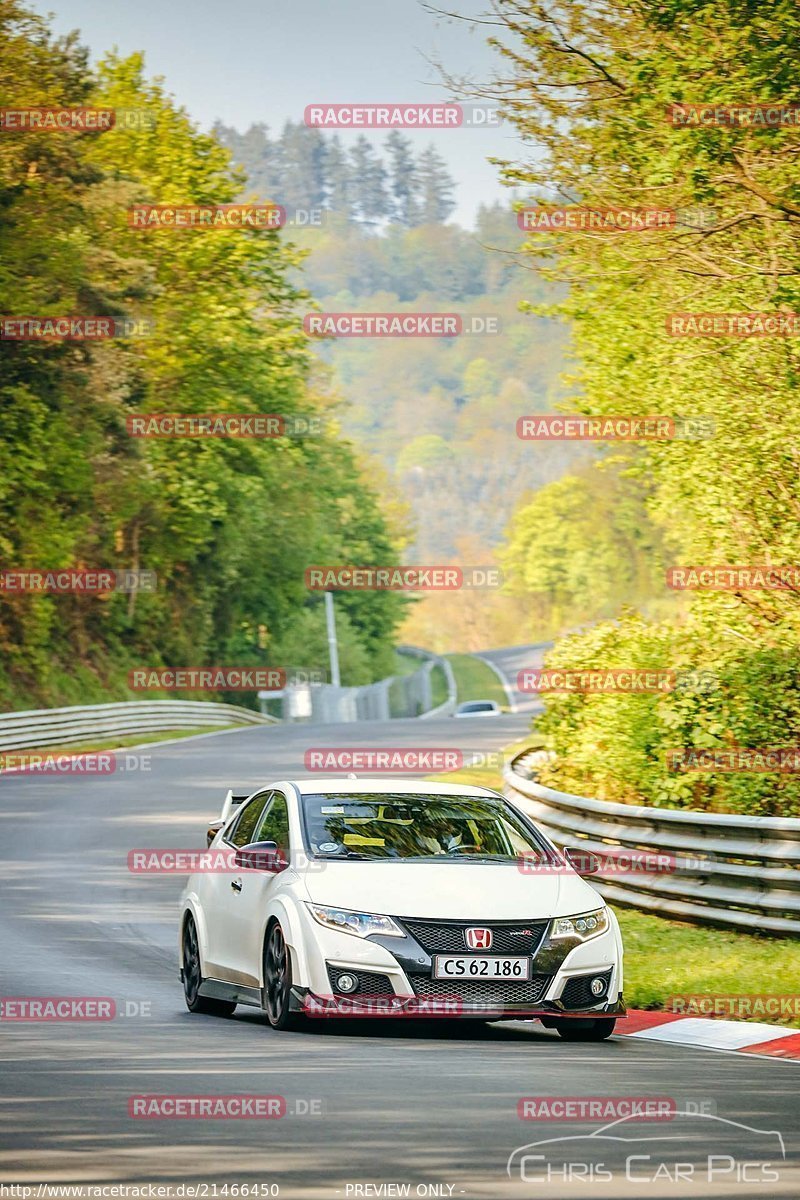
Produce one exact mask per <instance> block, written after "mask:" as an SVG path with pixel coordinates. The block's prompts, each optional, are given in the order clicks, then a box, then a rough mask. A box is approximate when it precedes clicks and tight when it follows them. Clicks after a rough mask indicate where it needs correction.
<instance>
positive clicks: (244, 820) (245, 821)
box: [226, 792, 272, 846]
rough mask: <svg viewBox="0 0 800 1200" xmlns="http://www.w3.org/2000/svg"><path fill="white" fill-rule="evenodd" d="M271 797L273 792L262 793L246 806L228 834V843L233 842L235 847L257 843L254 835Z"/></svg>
mask: <svg viewBox="0 0 800 1200" xmlns="http://www.w3.org/2000/svg"><path fill="white" fill-rule="evenodd" d="M271 795H272V792H261V794H260V795H258V796H254V797H253V799H252V800H251V801H249V803H248V804H246V805H245V807H244V808H243V809H242V811H241V813H240V814H239V817H238V818H237V820H236V821H235V823H234V826H233V829H232V830H231V832H230V833H229V834H227V838H226V840H227V841H229V842H232V843H233V845H234V846H246V845H247V844H248V842H253V841H255V838H254V837H253V834H254V833H255V828H256V825H257V824H258V822H259V819H260V817H261V814H262V813H263V811H264V807H265V805H266V803H267V801H268V800H269V798H270V796H271Z"/></svg>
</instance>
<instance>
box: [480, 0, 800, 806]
mask: <svg viewBox="0 0 800 1200" xmlns="http://www.w3.org/2000/svg"><path fill="white" fill-rule="evenodd" d="M497 9H498V14H499V17H498V19H499V22H500V26H499V28H498V29H497V30H496V33H497V37H496V45H497V47H498V50H499V51H500V54H501V56H502V57H501V59H500V64H501V65H500V70H501V73H502V74H503V76H504V79H505V83H503V84H501V85H500V89H501V91H503V90H504V91H505V94H506V95H507V96H508V98H509V114H508V115H509V117H510V119H511V120H512V121H513V122H514V123H515V126H516V128H517V131H518V133H519V134H520V136H521V137H522V138H523V139H524V141H525V143H526V144H528V145H531V146H533V145H535V146H536V147H537V153H536V156H535V157H534V156H533V155H531V156H530V158H529V159H527V160H525V159H523V160H520V161H517V162H514V163H510V164H508V165H507V166H506V168H505V174H506V177H507V178H508V179H509V180H510V181H512V182H513V183H514V184H515V185H516V186H521V187H523V188H525V189H529V190H530V192H531V193H532V194H534V195H536V196H541V197H543V198H552V196H553V195H554V194H556V195H558V196H560V197H563V198H564V200H565V201H570V200H571V201H573V202H575V201H580V202H581V203H582V204H583V205H585V206H586V207H590V208H591V207H595V208H599V207H608V206H611V207H626V206H627V207H631V206H639V207H648V208H658V209H662V210H665V209H666V210H673V211H674V210H680V209H687V208H693V207H707V208H710V209H713V210H715V212H716V214H717V222H716V224H715V225H714V226H713V227H710V228H706V229H701V230H687V229H686V227H682V228H681V227H679V226H678V227H673V228H666V229H661V230H653V231H646V232H644V233H641V234H635V235H631V234H626V233H620V234H612V235H609V234H607V233H600V234H597V233H594V232H592V231H591V230H586V231H580V230H575V231H573V232H571V233H569V235H566V234H564V235H556V236H552V235H546V234H545V235H542V234H538V233H537V234H534V235H531V237H530V238H529V242H528V245H527V250H526V252H527V254H528V256H529V261H530V263H531V264H532V265H533V264H538V265H539V266H541V264H542V261H543V259H544V260H545V269H544V274H545V276H546V277H547V278H548V279H550V280H551V281H553V282H554V283H557V284H560V286H562V287H563V288H565V289H566V291H565V293H564V296H563V299H562V301H561V302H560V303H559V305H557V306H556V309H555V310H554V312H553V315H554V316H560V317H561V319H563V320H564V321H565V322H566V323H567V324H568V327H569V330H570V335H571V348H570V351H571V354H572V356H573V359H574V362H575V368H574V370H573V372H572V394H573V400H572V407H573V408H574V409H575V410H576V411H579V412H581V413H584V414H587V415H592V416H601V415H604V414H608V415H616V414H629V415H632V416H633V415H635V416H642V415H645V414H653V413H657V414H663V415H665V416H669V417H676V418H679V417H692V416H700V415H702V416H704V417H705V418H706V419H707V420H708V421H709V422H710V423H711V425H712V426H713V430H714V433H713V436H711V437H706V438H702V439H697V440H691V439H674V440H663V441H660V442H659V441H650V442H646V443H641V444H639V445H636V444H634V443H628V444H621V443H617V444H615V445H614V446H611V447H609V448H608V453H607V454H606V455H605V456H604V458H605V460H606V461H605V463H604V464H603V469H602V471H601V470H599V469H595V471H594V472H590V473H589V475H588V476H587V475H586V474H585V473H583V474H574V473H573V474H572V475H571V476H570V477H568V478H565V479H562V480H559V481H558V482H557V483H553V484H551V485H549V486H548V487H547V488H545V489H544V490H543V491H541V492H540V493H539V494H538V495H537V496H536V497H534V498H533V500H532V501H531V502H530V503H529V504H526V505H524V506H523V507H522V508H521V510H520V512H519V513H518V514H517V516H516V517H515V519H514V521H513V523H512V526H511V530H510V539H509V543H508V548H507V551H506V554H505V561H506V563H507V566H508V568H509V569H510V571H511V573H512V576H513V578H512V585H513V586H515V587H516V588H517V589H519V590H520V591H521V592H522V593H523V594H527V595H528V596H529V597H530V599H531V602H532V603H533V604H534V605H535V606H536V607H537V608H538V610H539V611H540V612H544V613H547V614H549V615H550V616H551V617H553V616H557V617H558V619H559V621H560V622H561V624H562V627H563V626H564V625H567V624H568V623H569V620H568V618H567V617H566V614H567V613H569V612H570V611H572V612H573V613H574V615H575V616H576V617H577V618H578V619H579V620H581V619H584V620H586V619H587V618H595V619H596V618H597V617H602V616H612V617H613V619H612V620H609V621H602V620H601V621H600V622H599V623H595V624H593V625H592V626H591V628H588V629H584V631H583V632H577V633H574V634H573V635H572V636H570V637H567V638H566V639H562V640H561V641H559V642H558V643H557V645H556V647H555V649H554V650H553V652H552V654H551V655H550V664H551V665H554V666H560V667H575V668H580V667H587V666H591V667H597V666H600V667H614V666H620V667H661V668H663V667H674V668H679V667H687V668H693V669H696V670H707V671H708V672H709V673H710V675H711V676H712V677H713V678H714V679H715V680H716V683H717V686H716V687H715V688H713V689H709V690H697V691H691V690H688V691H675V692H670V693H667V694H662V695H634V696H614V695H608V696H596V695H595V696H592V695H580V694H573V695H567V696H553V697H552V698H551V699H550V700H549V702H548V707H547V713H546V716H545V718H544V721H543V722H542V728H543V730H544V731H545V733H546V734H547V736H548V738H549V740H550V745H551V748H552V749H553V750H555V751H556V754H557V760H556V765H555V767H554V768H553V770H552V772H551V778H552V780H553V781H554V783H555V784H556V785H557V786H560V787H562V788H565V789H566V790H570V789H571V790H575V791H582V790H583V791H588V792H589V794H592V795H598V796H601V797H606V798H610V799H617V800H618V799H622V800H631V801H634V802H642V801H644V802H647V803H651V804H656V805H658V804H665V805H679V806H680V805H685V806H689V807H692V808H696V809H697V808H700V809H703V808H709V809H723V810H739V811H745V812H751V813H765V814H770V813H774V814H792V813H793V814H797V813H798V812H800V782H799V781H798V776H797V774H796V773H783V774H780V773H775V772H765V773H759V772H757V771H738V772H731V773H726V772H724V771H713V772H710V773H709V772H703V771H688V772H681V771H670V770H669V767H668V755H667V751H668V750H669V749H670V748H683V747H686V748H694V749H698V750H703V749H714V748H719V749H725V748H729V747H736V746H739V747H745V748H764V747H775V746H796V745H797V743H798V736H799V735H800V672H799V671H798V659H799V658H800V592H798V590H797V589H796V588H794V587H791V586H790V587H786V588H783V589H781V590H770V589H765V588H763V587H762V588H758V587H756V588H753V589H748V588H741V589H739V590H736V589H734V590H730V591H709V592H696V593H692V592H688V593H681V594H680V595H676V594H675V593H674V592H672V593H670V591H669V589H668V587H667V581H666V574H665V572H666V567H667V566H668V565H669V564H676V565H677V564H686V565H691V564H694V565H726V564H730V565H745V566H747V565H753V566H757V565H764V564H774V565H787V564H788V565H791V564H796V563H797V554H798V546H800V495H799V494H798V473H799V470H800V439H799V438H798V428H800V390H798V381H799V380H800V350H799V349H798V343H797V338H796V337H792V336H776V337H763V336H759V337H745V336H740V337H692V338H681V337H674V336H670V335H669V333H668V332H667V319H668V317H669V316H670V314H672V313H683V312H701V313H720V314H726V313H760V312H766V313H775V312H783V313H788V314H792V313H795V314H796V313H797V312H798V311H800V179H799V177H798V162H800V136H799V133H798V127H797V124H796V123H795V122H782V123H780V124H776V125H773V126H771V127H770V126H765V125H764V124H763V123H761V124H757V123H753V124H749V125H748V124H730V123H729V124H727V125H726V124H716V125H713V124H712V125H706V126H698V125H697V124H694V125H684V126H681V125H676V124H673V123H672V122H671V121H670V120H668V119H667V113H668V111H669V106H670V105H673V104H676V103H681V102H692V103H694V104H701V105H708V106H710V107H711V108H712V109H718V108H722V107H723V106H732V107H733V108H737V107H738V106H741V105H743V104H755V103H762V104H772V105H774V104H781V103H782V102H784V103H785V102H786V101H789V100H791V99H792V98H793V95H794V90H795V89H796V80H797V76H798V70H800V10H798V8H797V4H796V3H795V0H775V3H773V4H772V5H771V6H770V10H769V13H767V12H766V11H764V10H763V9H761V7H760V6H759V5H757V4H754V3H750V2H749V0H715V2H714V3H709V2H705V0H688V2H687V0H641V2H640V3H637V4H635V5H631V4H629V3H627V2H623V0H598V2H597V3H594V4H592V5H589V6H587V5H578V4H574V3H573V2H572V0H513V3H511V2H508V0H499V3H498V6H497ZM610 467H612V468H613V472H614V474H615V475H616V477H617V482H613V480H612V479H610V478H609V477H608V474H607V472H608V469H609V468H610ZM604 473H605V478H603V477H602V476H603V474H604ZM615 493H616V494H615ZM609 501H611V503H609ZM559 525H560V527H561V529H562V531H563V542H564V551H563V553H562V554H561V555H559V554H558V553H557V550H558V547H557V543H558V542H559V541H560V540H561V539H559V537H558V535H557V533H556V532H555V531H556V529H557V528H558V527H559ZM554 550H555V551H556V553H555V554H554ZM543 555H544V556H546V557H547V558H548V559H550V560H551V561H549V562H548V563H547V565H544V564H543V563H542V561H541V560H542V557H543ZM643 567H644V568H645V569H644V570H642V568H643ZM626 589H627V590H628V596H627V597H623V596H622V595H621V593H622V592H624V591H625V590H626ZM587 592H590V593H592V595H593V596H594V597H596V600H597V604H596V605H595V606H594V612H592V611H591V609H592V604H587V602H586V593H587ZM648 593H649V600H648V599H647V596H648ZM643 595H644V597H645V599H644V601H643ZM623 599H627V600H628V603H629V605H631V606H634V607H635V608H637V609H638V611H634V610H633V607H629V608H627V609H626V608H625V607H623V605H622V601H623Z"/></svg>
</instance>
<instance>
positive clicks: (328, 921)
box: [308, 904, 405, 938]
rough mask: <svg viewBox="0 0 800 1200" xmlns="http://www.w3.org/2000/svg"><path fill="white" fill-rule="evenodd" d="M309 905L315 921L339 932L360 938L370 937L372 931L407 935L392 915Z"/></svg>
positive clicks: (396, 935)
mask: <svg viewBox="0 0 800 1200" xmlns="http://www.w3.org/2000/svg"><path fill="white" fill-rule="evenodd" d="M308 907H309V910H310V912H311V915H312V917H313V918H314V920H315V921H319V923H320V925H325V926H326V928H328V929H336V930H338V932H339V933H352V934H354V935H355V936H356V937H360V938H365V937H369V935H370V934H371V933H382V934H383V935H384V937H405V934H404V933H403V931H402V929H399V928H398V927H397V925H395V923H394V921H393V920H392V918H391V917H382V916H380V915H379V914H378V913H363V912H353V911H352V910H351V909H349V908H325V907H324V906H323V905H321V904H309V905H308Z"/></svg>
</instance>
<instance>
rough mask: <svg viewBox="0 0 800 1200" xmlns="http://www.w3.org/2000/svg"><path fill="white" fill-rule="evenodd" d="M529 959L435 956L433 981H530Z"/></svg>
mask: <svg viewBox="0 0 800 1200" xmlns="http://www.w3.org/2000/svg"><path fill="white" fill-rule="evenodd" d="M530 977H531V960H530V958H523V957H521V956H520V957H514V958H506V957H501V956H500V955H499V954H480V955H478V954H466V955H464V954H437V955H436V956H435V957H434V960H433V978H434V979H507V980H509V981H512V980H514V979H520V980H522V979H530Z"/></svg>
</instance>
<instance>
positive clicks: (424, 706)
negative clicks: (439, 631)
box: [308, 646, 456, 725]
mask: <svg viewBox="0 0 800 1200" xmlns="http://www.w3.org/2000/svg"><path fill="white" fill-rule="evenodd" d="M397 652H398V654H404V655H407V656H409V657H411V658H416V659H419V660H420V661H421V662H422V666H421V667H420V668H419V670H418V671H414V672H413V673H412V674H410V675H390V676H388V678H386V679H380V680H378V682H377V683H368V684H363V685H362V686H360V687H333V685H332V684H329V683H323V684H316V685H313V686H311V687H310V688H309V689H308V692H309V704H310V710H311V711H310V716H311V720H312V721H314V722H316V723H318V724H326V725H327V724H336V723H338V722H348V721H388V720H390V719H391V718H393V717H434V716H439V717H443V716H446V715H448V714H449V713H451V712H453V710H454V709H455V704H456V684H455V678H454V676H453V670H452V668H451V666H450V663H449V662H448V661H447V659H445V658H439V657H438V655H436V654H432V653H431V652H430V651H429V650H422V649H420V648H419V647H417V646H398V647H397ZM437 666H438V667H441V669H442V670H443V672H444V675H445V678H446V680H447V700H445V702H444V704H440V705H438V706H437V707H436V708H432V707H431V704H432V702H433V689H432V685H431V672H432V671H433V669H434V667H437Z"/></svg>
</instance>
